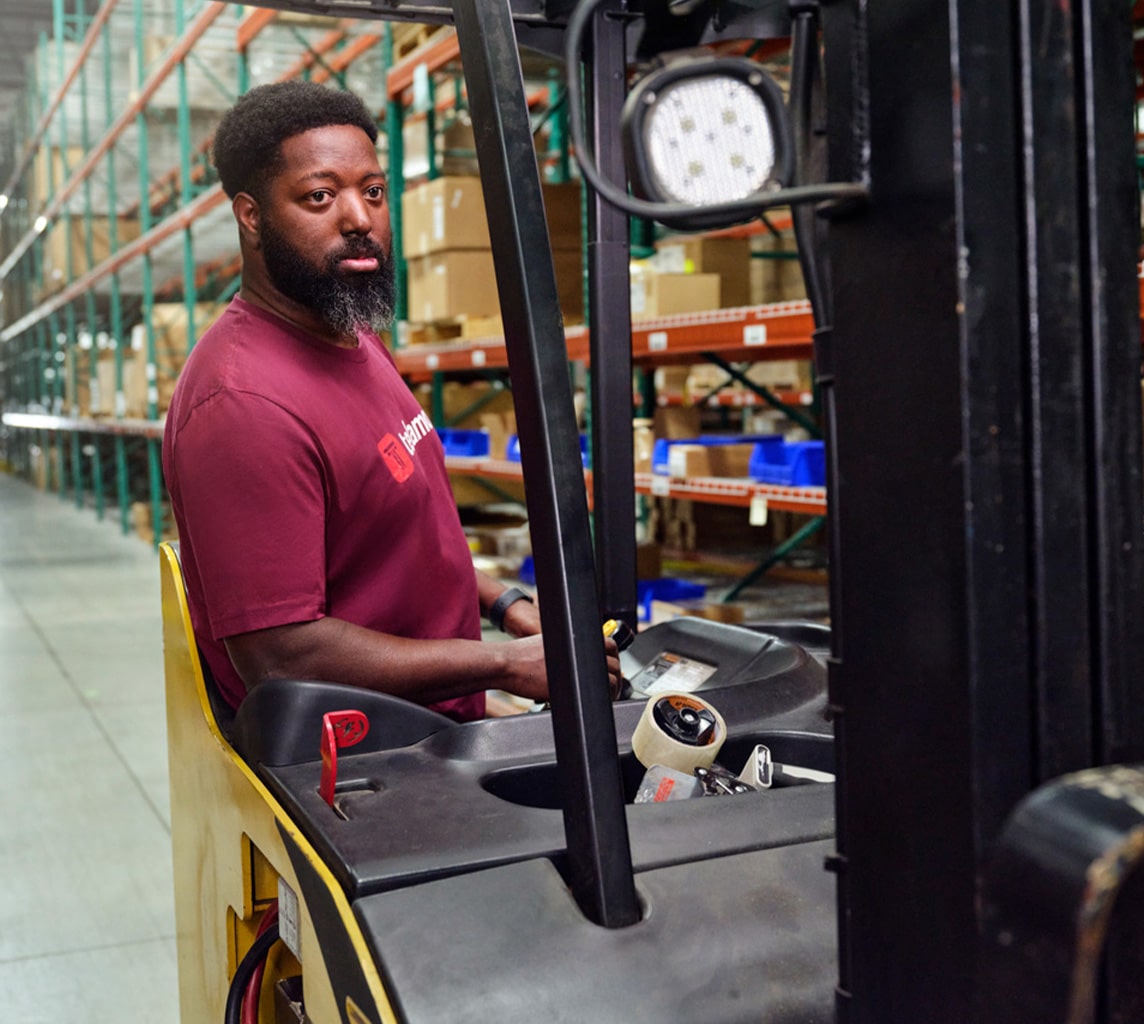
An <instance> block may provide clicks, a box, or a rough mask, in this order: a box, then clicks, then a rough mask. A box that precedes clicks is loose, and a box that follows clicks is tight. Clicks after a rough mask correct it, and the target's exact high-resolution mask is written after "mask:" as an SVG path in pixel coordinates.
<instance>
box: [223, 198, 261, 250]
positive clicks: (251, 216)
mask: <svg viewBox="0 0 1144 1024" xmlns="http://www.w3.org/2000/svg"><path fill="white" fill-rule="evenodd" d="M230 208H231V209H232V210H233V211H234V219H235V220H236V221H238V231H239V234H240V235H241V236H242V240H243V241H244V242H246V244H247V245H250V246H252V247H253V248H255V249H257V248H258V246H259V244H260V243H259V228H260V226H261V224H262V214H261V211H260V210H259V208H258V200H256V199H255V198H254V196H252V195H250V194H249V193H247V192H239V193H238V195H236V196H235V197H234V199H233V200H232V201H231V204H230Z"/></svg>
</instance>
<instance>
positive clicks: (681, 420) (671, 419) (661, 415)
mask: <svg viewBox="0 0 1144 1024" xmlns="http://www.w3.org/2000/svg"><path fill="white" fill-rule="evenodd" d="M700 418H701V417H700V411H699V409H698V408H697V407H696V406H692V405H668V406H662V407H660V408H658V409H656V410H655V414H654V416H653V417H652V424H653V430H654V433H655V436H656V438H657V439H658V438H666V439H667V440H668V441H680V440H686V439H687V438H689V437H698V436H699V423H700Z"/></svg>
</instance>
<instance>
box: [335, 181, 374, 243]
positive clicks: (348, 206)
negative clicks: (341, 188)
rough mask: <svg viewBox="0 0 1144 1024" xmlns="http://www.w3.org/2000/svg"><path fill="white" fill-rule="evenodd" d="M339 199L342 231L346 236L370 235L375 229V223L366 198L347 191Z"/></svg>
mask: <svg viewBox="0 0 1144 1024" xmlns="http://www.w3.org/2000/svg"><path fill="white" fill-rule="evenodd" d="M338 198H339V210H338V212H339V214H340V216H341V227H342V231H343V232H344V233H346V234H362V235H366V234H369V232H370V231H371V230H372V228H373V221H372V220H371V218H370V211H369V204H368V203H366V200H365V197H364V196H361V195H358V193H357V192H354V191H352V190H347V191H345V192H343V193H342V194H341V195H340V196H339V197H338Z"/></svg>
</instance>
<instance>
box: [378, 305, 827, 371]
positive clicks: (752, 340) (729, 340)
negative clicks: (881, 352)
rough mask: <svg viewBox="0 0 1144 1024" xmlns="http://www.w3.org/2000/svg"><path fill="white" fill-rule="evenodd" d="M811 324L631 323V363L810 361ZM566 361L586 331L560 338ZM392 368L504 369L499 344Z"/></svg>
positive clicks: (583, 349) (766, 309)
mask: <svg viewBox="0 0 1144 1024" xmlns="http://www.w3.org/2000/svg"><path fill="white" fill-rule="evenodd" d="M813 330H814V319H813V317H812V316H811V312H810V303H809V302H807V301H805V300H802V301H799V302H777V303H771V304H769V305H763V306H739V307H736V308H733V309H712V310H705V311H703V312H699V313H679V314H676V315H674V316H665V317H657V318H655V319H649V320H636V321H634V322H633V323H632V358H633V359H634V360H635V361H636V362H639V363H645V364H648V365H654V364H659V363H664V364H666V363H689V362H695V361H697V360H699V359H701V358H702V357H703V355H704V353H707V352H711V351H716V352H718V353H719V354H720V355H721V356H724V357H726V358H727V359H733V360H741V361H750V362H762V361H764V360H769V359H810V358H811V355H812V349H811V332H812V331H813ZM564 340H565V344H566V345H567V347H568V358H569V359H570V360H573V361H575V362H583V363H588V361H589V353H588V328H587V327H579V326H577V327H569V328H567V329H566V330H565V332H564ZM394 358H395V359H396V361H397V368H398V370H400V371H401V373H403V374H406V375H409V376H413V375H421V374H426V373H436V372H441V371H444V372H448V371H458V370H482V369H502V368H504V367H507V366H508V359H507V357H506V354H505V345H504V338H500V337H491V338H473V339H469V340H465V341H448V342H432V343H429V344H425V345H410V346H407V347H405V348H400V349H398V350H397V351H396V352H394Z"/></svg>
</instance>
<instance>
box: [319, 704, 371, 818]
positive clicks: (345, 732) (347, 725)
mask: <svg viewBox="0 0 1144 1024" xmlns="http://www.w3.org/2000/svg"><path fill="white" fill-rule="evenodd" d="M368 732H369V719H368V718H366V717H365V715H364V714H362V713H361V712H360V711H330V712H328V713H327V714H325V715H323V716H322V780H321V782H320V783H319V784H318V794H319V795H320V796H321V798H322V799H323V800H325V801H326V803H328V804H329V805H330V806H331V807H333V806H334V789H335V787H336V786H337V784H338V748H339V747H352V746H353V745H354V744H355V743H360V742H361V741H362V740H364V739H365V736H366V733H368Z"/></svg>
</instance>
